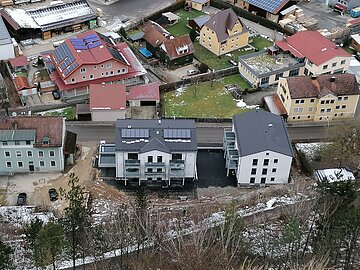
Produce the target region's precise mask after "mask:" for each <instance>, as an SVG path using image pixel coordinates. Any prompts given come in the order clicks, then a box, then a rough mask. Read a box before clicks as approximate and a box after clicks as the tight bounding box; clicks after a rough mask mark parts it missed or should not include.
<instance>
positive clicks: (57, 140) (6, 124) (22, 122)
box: [0, 116, 64, 147]
mask: <svg viewBox="0 0 360 270" xmlns="http://www.w3.org/2000/svg"><path fill="white" fill-rule="evenodd" d="M15 124H16V125H17V127H16V128H17V129H22V130H24V129H35V130H36V139H35V143H36V144H37V147H51V146H57V147H60V146H62V143H63V141H62V140H63V132H64V130H63V128H64V119H63V118H62V117H60V116H36V117H33V116H16V117H6V118H3V119H2V120H1V121H0V130H12V129H13V128H14V125H15ZM44 137H49V138H50V144H42V140H43V138H44Z"/></svg>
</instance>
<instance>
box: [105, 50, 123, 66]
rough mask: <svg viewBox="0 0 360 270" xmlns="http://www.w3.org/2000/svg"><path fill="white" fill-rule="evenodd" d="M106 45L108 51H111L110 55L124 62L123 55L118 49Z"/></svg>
mask: <svg viewBox="0 0 360 270" xmlns="http://www.w3.org/2000/svg"><path fill="white" fill-rule="evenodd" d="M107 47H108V50H109V52H110V53H111V55H112V56H113V57H114V58H115V59H117V60H119V61H121V62H124V63H126V60H125V59H124V56H123V55H122V54H121V53H120V52H119V51H118V50H116V49H114V48H113V47H111V46H107Z"/></svg>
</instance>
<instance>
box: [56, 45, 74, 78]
mask: <svg viewBox="0 0 360 270" xmlns="http://www.w3.org/2000/svg"><path fill="white" fill-rule="evenodd" d="M54 57H55V60H56V62H57V63H58V65H59V67H60V69H61V70H62V72H63V75H64V76H66V75H68V74H69V73H70V72H71V71H73V70H74V69H75V68H76V67H78V66H79V64H78V62H77V61H76V59H75V56H74V55H73V53H72V52H71V50H70V48H69V46H68V45H67V43H65V42H64V43H61V44H60V46H59V47H58V48H57V49H56V50H55V52H54Z"/></svg>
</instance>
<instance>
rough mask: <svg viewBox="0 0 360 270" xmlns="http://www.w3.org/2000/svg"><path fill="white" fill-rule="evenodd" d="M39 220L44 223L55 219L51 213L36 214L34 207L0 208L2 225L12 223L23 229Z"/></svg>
mask: <svg viewBox="0 0 360 270" xmlns="http://www.w3.org/2000/svg"><path fill="white" fill-rule="evenodd" d="M35 218H38V219H40V220H42V221H43V222H44V223H47V222H49V220H50V219H53V218H54V214H53V213H51V212H36V208H35V207H34V206H0V223H10V224H11V225H13V226H15V227H18V228H21V227H22V226H25V225H28V224H30V222H31V221H32V220H34V219H35Z"/></svg>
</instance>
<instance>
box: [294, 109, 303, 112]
mask: <svg viewBox="0 0 360 270" xmlns="http://www.w3.org/2000/svg"><path fill="white" fill-rule="evenodd" d="M303 110H304V109H303V108H294V112H303Z"/></svg>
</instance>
